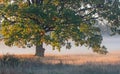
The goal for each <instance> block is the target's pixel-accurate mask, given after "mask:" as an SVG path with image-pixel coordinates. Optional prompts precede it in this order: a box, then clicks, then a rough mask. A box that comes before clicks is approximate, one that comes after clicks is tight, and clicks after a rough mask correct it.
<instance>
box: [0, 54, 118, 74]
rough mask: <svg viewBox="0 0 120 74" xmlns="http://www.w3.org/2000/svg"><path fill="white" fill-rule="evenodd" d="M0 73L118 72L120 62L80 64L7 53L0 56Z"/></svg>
mask: <svg viewBox="0 0 120 74" xmlns="http://www.w3.org/2000/svg"><path fill="white" fill-rule="evenodd" d="M16 63H17V64H16ZM0 74H120V64H104V63H92V62H87V63H85V64H81V65H74V64H73V65H71V64H63V63H62V60H59V63H57V64H50V63H45V62H42V58H37V59H25V58H17V57H15V56H11V55H7V56H3V57H2V58H0Z"/></svg>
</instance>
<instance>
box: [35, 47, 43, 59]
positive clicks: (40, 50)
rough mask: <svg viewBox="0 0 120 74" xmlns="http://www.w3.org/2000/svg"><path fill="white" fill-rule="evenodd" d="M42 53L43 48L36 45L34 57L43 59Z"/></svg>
mask: <svg viewBox="0 0 120 74" xmlns="http://www.w3.org/2000/svg"><path fill="white" fill-rule="evenodd" d="M44 51H45V49H44V48H43V45H37V46H36V52H35V56H40V57H44Z"/></svg>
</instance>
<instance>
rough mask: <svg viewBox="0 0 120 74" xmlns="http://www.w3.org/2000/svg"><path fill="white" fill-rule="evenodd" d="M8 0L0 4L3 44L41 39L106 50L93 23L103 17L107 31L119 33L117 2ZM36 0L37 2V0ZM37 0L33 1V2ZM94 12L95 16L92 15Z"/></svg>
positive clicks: (58, 45)
mask: <svg viewBox="0 0 120 74" xmlns="http://www.w3.org/2000/svg"><path fill="white" fill-rule="evenodd" d="M33 1H34V2H32V3H31V2H29V0H27V1H26V2H23V1H22V0H16V1H15V2H13V3H10V2H9V0H7V1H4V2H3V4H0V7H1V8H0V15H2V17H3V18H4V21H3V22H2V30H1V34H2V35H3V36H4V41H5V44H6V45H9V46H12V45H17V46H19V47H25V46H26V45H28V44H30V45H41V44H42V43H43V42H44V43H46V44H50V45H52V46H53V49H55V48H57V49H58V50H59V51H60V48H61V47H62V46H66V48H68V49H70V48H71V43H70V42H69V40H72V41H74V42H75V45H76V46H80V45H81V46H82V45H85V46H87V47H90V48H92V49H93V51H94V52H97V53H107V51H106V48H105V47H104V46H101V43H102V35H101V30H100V28H99V26H98V27H95V26H94V24H95V22H96V21H98V19H100V18H104V19H106V20H107V21H108V22H109V24H110V28H111V31H112V32H113V33H114V34H116V33H120V28H119V27H120V24H119V22H120V12H119V10H120V8H119V5H120V2H119V1H118V0H115V1H114V2H109V1H108V2H106V3H105V1H104V0H82V1H80V0H43V2H42V0H33ZM37 1H38V2H37ZM36 2H37V3H36ZM95 14H98V17H97V18H96V17H95V16H94V15H95ZM108 14H109V15H108Z"/></svg>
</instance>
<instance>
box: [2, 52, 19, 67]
mask: <svg viewBox="0 0 120 74" xmlns="http://www.w3.org/2000/svg"><path fill="white" fill-rule="evenodd" d="M0 63H1V66H11V67H15V66H18V65H19V63H20V59H18V58H17V57H15V56H14V55H8V54H7V55H4V56H3V57H2V58H1V59H0Z"/></svg>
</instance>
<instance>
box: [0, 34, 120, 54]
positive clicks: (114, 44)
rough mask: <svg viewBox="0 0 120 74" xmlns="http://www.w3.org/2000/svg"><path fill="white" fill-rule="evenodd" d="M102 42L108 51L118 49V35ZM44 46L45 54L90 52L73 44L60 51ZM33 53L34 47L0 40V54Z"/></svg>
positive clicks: (119, 38) (119, 47) (108, 37)
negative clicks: (8, 44)
mask: <svg viewBox="0 0 120 74" xmlns="http://www.w3.org/2000/svg"><path fill="white" fill-rule="evenodd" d="M103 44H104V45H105V46H106V47H107V50H108V51H109V52H112V51H117V50H120V36H113V37H110V36H107V37H104V40H103ZM44 48H45V49H46V51H45V53H46V54H82V53H92V51H91V49H88V48H87V47H84V46H82V47H75V46H73V47H72V48H71V49H66V48H65V47H63V48H62V49H61V52H58V50H54V51H53V50H52V47H51V46H46V45H44ZM6 53H9V54H34V53H35V47H32V48H26V49H23V48H17V47H8V46H5V45H4V44H3V43H2V42H0V54H6Z"/></svg>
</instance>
